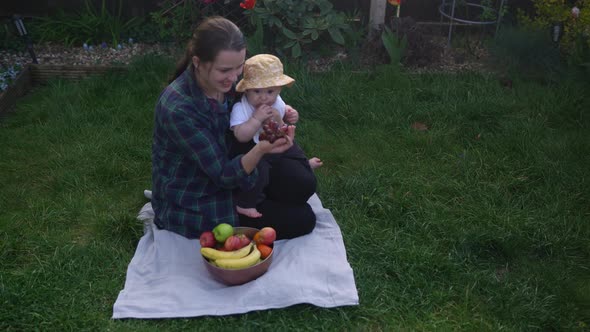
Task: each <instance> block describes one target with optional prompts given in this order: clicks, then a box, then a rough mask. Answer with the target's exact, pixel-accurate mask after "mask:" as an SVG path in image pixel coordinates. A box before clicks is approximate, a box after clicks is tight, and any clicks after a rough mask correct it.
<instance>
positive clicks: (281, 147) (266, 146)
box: [241, 126, 295, 174]
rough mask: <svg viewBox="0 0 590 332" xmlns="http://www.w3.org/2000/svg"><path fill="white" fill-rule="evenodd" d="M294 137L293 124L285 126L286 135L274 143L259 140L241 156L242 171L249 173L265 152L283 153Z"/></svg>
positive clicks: (291, 143) (291, 144)
mask: <svg viewBox="0 0 590 332" xmlns="http://www.w3.org/2000/svg"><path fill="white" fill-rule="evenodd" d="M294 137H295V126H289V127H288V128H287V135H286V136H285V138H281V139H278V140H276V141H275V142H274V143H270V142H269V141H260V142H259V143H258V144H256V145H255V146H254V147H253V148H252V149H251V150H250V151H248V153H246V154H244V155H243V156H242V160H241V161H242V167H244V171H246V173H248V174H250V173H252V171H253V170H254V169H255V168H256V165H258V162H259V161H260V159H262V157H263V156H264V155H265V154H267V153H283V152H285V151H287V150H288V149H289V148H290V147H292V146H293V139H294Z"/></svg>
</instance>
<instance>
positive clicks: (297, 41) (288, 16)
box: [245, 0, 349, 58]
mask: <svg viewBox="0 0 590 332" xmlns="http://www.w3.org/2000/svg"><path fill="white" fill-rule="evenodd" d="M245 15H247V16H249V17H250V22H251V23H252V24H255V23H256V22H257V21H258V20H260V21H261V22H262V24H263V25H264V26H265V27H266V29H267V31H268V32H269V35H272V36H275V40H274V45H273V47H274V48H275V49H276V51H277V52H278V53H283V52H284V51H283V50H285V51H287V50H290V53H291V56H292V57H294V58H297V57H300V56H301V55H302V52H303V51H305V50H306V48H309V47H311V45H312V44H315V45H319V44H321V43H324V44H325V43H326V42H328V43H335V44H339V45H344V37H343V35H342V33H343V31H345V30H347V29H349V25H348V22H347V21H346V15H344V14H343V13H337V12H336V11H335V10H334V9H333V6H332V3H330V1H329V0H262V1H259V2H258V3H257V5H256V7H255V8H254V9H252V10H248V11H246V12H245Z"/></svg>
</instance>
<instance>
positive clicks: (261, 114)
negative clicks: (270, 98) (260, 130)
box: [252, 105, 273, 123]
mask: <svg viewBox="0 0 590 332" xmlns="http://www.w3.org/2000/svg"><path fill="white" fill-rule="evenodd" d="M272 115H273V108H272V107H270V106H268V105H261V106H260V107H258V108H257V109H256V110H255V111H254V114H252V117H253V118H255V119H256V120H258V121H260V123H263V122H264V121H266V120H267V119H268V118H270V117H271V116H272Z"/></svg>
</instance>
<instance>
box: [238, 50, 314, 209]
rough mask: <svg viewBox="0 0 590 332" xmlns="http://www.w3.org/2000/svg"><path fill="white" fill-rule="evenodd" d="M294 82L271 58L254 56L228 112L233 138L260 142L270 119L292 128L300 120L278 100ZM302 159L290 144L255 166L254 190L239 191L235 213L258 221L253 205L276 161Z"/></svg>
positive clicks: (245, 65) (254, 205) (261, 193)
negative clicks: (235, 100)
mask: <svg viewBox="0 0 590 332" xmlns="http://www.w3.org/2000/svg"><path fill="white" fill-rule="evenodd" d="M294 82H295V80H294V79H293V78H291V77H289V76H287V75H285V74H283V64H282V63H281V61H280V60H279V58H277V57H276V56H274V55H270V54H259V55H255V56H253V57H251V58H249V59H248V60H246V63H245V64H244V77H243V79H242V80H240V82H238V85H237V86H236V91H238V92H244V94H243V96H242V99H241V101H240V102H237V103H236V104H235V105H234V107H233V109H232V112H231V119H230V129H231V130H233V133H234V136H235V138H236V139H237V140H238V141H239V142H241V143H246V142H250V141H253V142H254V143H258V142H259V138H260V134H261V132H262V127H263V124H264V123H268V121H269V120H270V119H272V120H274V121H276V122H277V123H278V124H279V126H281V125H282V124H284V123H287V124H295V123H296V122H297V121H298V120H299V113H298V112H297V111H296V110H295V109H293V108H291V107H290V106H288V105H286V104H285V102H284V101H283V99H282V98H281V96H280V93H281V89H282V88H283V87H284V86H287V87H290V86H292V85H293V83H294ZM286 156H288V157H289V158H295V159H297V158H305V159H307V158H306V157H305V154H304V153H303V150H301V148H300V147H299V146H298V145H297V144H295V142H294V143H293V147H292V148H291V149H289V150H288V151H286V152H284V153H283V154H282V155H267V156H265V157H264V158H263V160H261V162H260V163H258V166H257V168H258V182H257V183H256V186H255V187H254V189H252V190H250V191H242V192H240V193H239V194H238V196H237V207H236V209H237V211H238V213H240V214H243V215H245V216H248V217H250V218H260V217H262V214H260V212H258V210H257V209H256V203H257V202H258V201H259V198H260V197H262V196H263V195H264V188H265V187H266V185H267V184H268V181H269V171H270V167H271V166H272V164H273V160H276V158H281V157H286ZM308 163H309V167H310V168H311V169H316V168H318V167H320V166H322V161H321V160H320V159H319V158H316V157H314V158H311V159H309V160H308Z"/></svg>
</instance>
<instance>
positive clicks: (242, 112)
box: [229, 94, 286, 143]
mask: <svg viewBox="0 0 590 332" xmlns="http://www.w3.org/2000/svg"><path fill="white" fill-rule="evenodd" d="M285 106H286V105H285V102H284V101H283V99H282V98H281V96H280V95H279V96H277V100H276V101H275V103H274V104H272V106H271V107H272V108H274V109H276V110H277V111H279V114H280V115H281V119H282V118H284V117H285ZM252 114H254V107H252V105H250V103H249V102H248V99H247V98H246V94H244V95H243V96H242V99H241V100H240V101H239V102H237V103H235V104H234V107H233V108H232V110H231V115H230V120H229V128H230V129H231V130H233V129H234V127H235V126H237V125H240V124H242V123H244V122H246V121H248V120H249V119H250V118H251V117H252ZM261 132H262V128H260V129H259V130H258V131H257V132H256V134H255V135H254V137H253V138H252V139H253V140H254V142H255V143H258V142H259V140H258V136H259V135H260V133H261Z"/></svg>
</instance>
